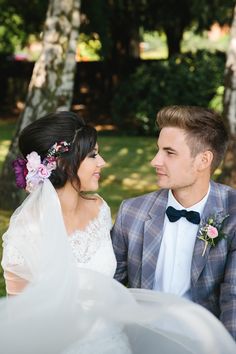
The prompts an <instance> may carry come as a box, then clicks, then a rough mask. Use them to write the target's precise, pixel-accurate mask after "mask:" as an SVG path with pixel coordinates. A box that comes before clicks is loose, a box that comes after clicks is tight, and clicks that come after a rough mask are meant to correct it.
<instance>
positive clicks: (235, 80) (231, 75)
mask: <svg viewBox="0 0 236 354" xmlns="http://www.w3.org/2000/svg"><path fill="white" fill-rule="evenodd" d="M223 116H224V118H225V121H226V123H227V125H228V129H229V132H230V135H231V141H230V147H229V150H228V152H227V154H226V158H225V161H224V166H223V176H222V181H223V182H224V183H226V184H229V185H231V186H232V187H236V5H235V8H234V16H233V21H232V26H231V32H230V42H229V47H228V52H227V59H226V66H225V91H224V110H223Z"/></svg>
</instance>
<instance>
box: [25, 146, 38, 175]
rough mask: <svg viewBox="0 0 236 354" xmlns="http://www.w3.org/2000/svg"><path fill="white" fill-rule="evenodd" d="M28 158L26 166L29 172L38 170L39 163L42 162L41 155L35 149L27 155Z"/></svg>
mask: <svg viewBox="0 0 236 354" xmlns="http://www.w3.org/2000/svg"><path fill="white" fill-rule="evenodd" d="M26 159H27V164H26V167H27V170H28V171H29V172H31V171H36V170H37V169H38V167H39V165H40V164H41V159H40V156H39V155H38V154H37V152H35V151H33V152H31V153H30V154H28V155H27V156H26Z"/></svg>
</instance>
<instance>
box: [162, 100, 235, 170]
mask: <svg viewBox="0 0 236 354" xmlns="http://www.w3.org/2000/svg"><path fill="white" fill-rule="evenodd" d="M157 125H158V127H159V129H160V130H161V129H162V128H164V127H176V128H180V129H183V130H185V131H186V142H187V144H188V146H189V148H190V150H191V156H193V157H195V156H196V155H197V154H198V153H200V152H202V151H204V150H210V151H211V152H212V153H213V160H212V165H211V172H212V173H213V172H214V171H215V169H216V168H217V167H218V166H219V164H220V162H221V161H222V159H223V157H224V154H225V152H226V149H227V147H228V142H229V134H228V132H227V130H226V127H225V125H224V122H223V119H222V117H221V116H220V114H218V113H216V112H215V111H213V110H211V109H207V108H203V107H198V106H167V107H164V108H162V109H161V110H160V111H159V112H158V114H157Z"/></svg>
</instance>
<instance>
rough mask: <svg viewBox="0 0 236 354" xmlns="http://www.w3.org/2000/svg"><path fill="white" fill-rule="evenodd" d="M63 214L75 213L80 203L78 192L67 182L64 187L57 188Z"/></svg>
mask: <svg viewBox="0 0 236 354" xmlns="http://www.w3.org/2000/svg"><path fill="white" fill-rule="evenodd" d="M57 194H58V198H59V200H60V204H61V209H62V212H63V215H66V214H70V215H72V214H76V213H77V212H78V209H79V208H80V205H81V199H82V198H81V197H80V195H79V192H78V191H77V190H76V189H75V188H74V187H73V186H72V185H71V183H69V182H67V183H66V184H65V186H64V187H62V188H60V189H57Z"/></svg>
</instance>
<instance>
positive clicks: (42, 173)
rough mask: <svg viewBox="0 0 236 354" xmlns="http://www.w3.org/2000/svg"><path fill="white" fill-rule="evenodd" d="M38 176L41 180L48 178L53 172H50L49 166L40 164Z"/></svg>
mask: <svg viewBox="0 0 236 354" xmlns="http://www.w3.org/2000/svg"><path fill="white" fill-rule="evenodd" d="M37 172H38V176H39V178H43V179H44V178H48V177H49V176H50V174H51V171H50V170H48V166H45V165H43V164H40V165H39V167H38V171H37Z"/></svg>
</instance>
